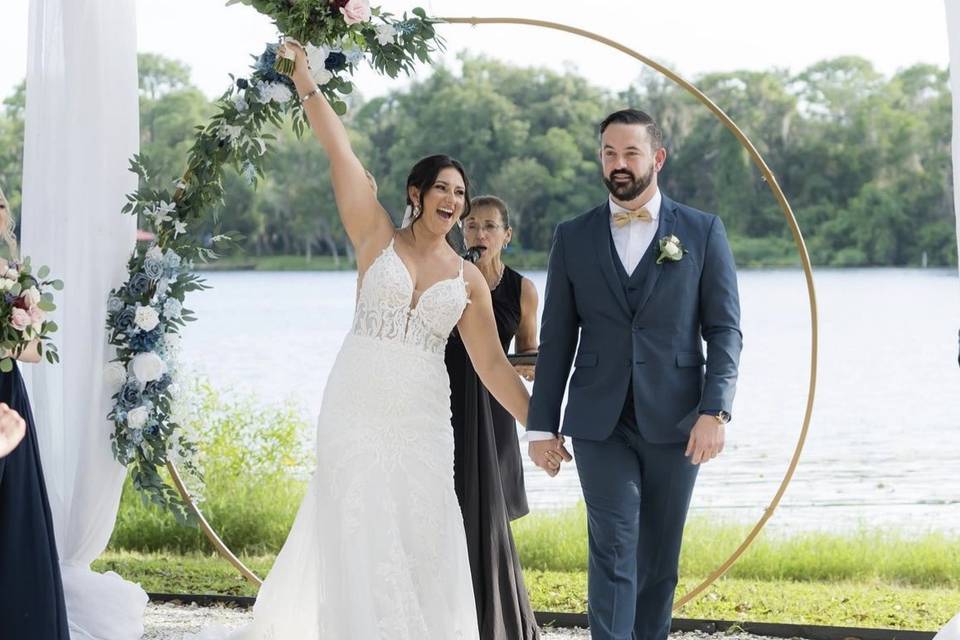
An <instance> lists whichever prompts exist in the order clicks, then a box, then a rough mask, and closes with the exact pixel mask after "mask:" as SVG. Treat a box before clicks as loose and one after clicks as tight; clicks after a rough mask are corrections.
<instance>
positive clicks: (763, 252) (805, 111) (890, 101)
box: [0, 54, 957, 266]
mask: <svg viewBox="0 0 960 640" xmlns="http://www.w3.org/2000/svg"><path fill="white" fill-rule="evenodd" d="M459 63H460V64H459V65H458V66H459V70H458V71H456V72H455V71H453V70H452V69H450V68H449V67H447V66H442V65H441V66H439V67H438V68H436V70H435V71H434V72H433V73H431V74H430V75H429V76H428V77H426V78H424V79H422V80H418V81H416V82H414V83H412V84H410V85H409V86H408V87H406V88H404V89H401V90H395V91H392V92H390V93H388V94H386V95H384V96H382V97H376V98H372V99H368V100H366V99H363V98H362V97H361V96H354V97H353V100H352V103H351V104H350V110H349V112H348V114H347V116H346V124H347V126H348V128H349V130H350V135H351V136H352V138H353V142H354V148H355V149H356V150H357V153H358V155H359V156H360V157H361V159H362V160H363V162H364V163H365V165H366V166H367V167H368V168H369V169H370V171H371V172H372V173H373V175H374V176H375V177H376V179H377V181H378V183H379V189H380V198H381V201H382V202H383V203H384V204H385V205H386V206H387V208H388V209H391V210H393V211H394V212H395V213H396V214H399V213H400V211H401V210H402V208H403V202H404V197H403V185H404V181H405V179H406V172H407V171H408V170H409V168H410V167H411V166H412V165H413V163H414V162H415V161H416V160H417V159H419V158H420V157H422V156H424V155H428V154H431V153H440V152H442V153H448V154H450V155H452V156H454V157H456V158H458V159H460V160H462V161H463V162H464V163H465V165H466V166H467V169H468V171H469V174H470V178H471V182H472V184H473V188H472V189H473V192H474V193H475V194H480V193H494V194H497V195H499V196H501V197H502V198H504V199H505V200H506V201H507V202H508V203H509V205H510V207H511V215H512V221H514V225H515V227H516V229H515V232H514V244H515V245H517V246H518V247H519V248H520V249H521V250H522V251H528V252H545V251H547V250H548V249H549V246H550V241H551V237H552V234H553V229H554V227H555V226H556V224H557V223H558V222H559V221H561V220H564V219H566V218H569V217H572V216H574V215H577V214H579V213H581V212H583V211H585V210H587V209H589V208H591V207H593V206H595V205H596V204H597V203H599V202H601V201H602V200H603V198H604V197H605V191H604V189H603V186H602V184H601V182H600V177H599V167H598V163H597V153H598V138H597V125H598V123H599V122H600V120H601V119H602V118H603V117H604V116H605V115H606V114H607V113H609V112H610V111H613V110H615V109H618V108H622V107H624V106H634V107H637V108H640V109H643V110H644V111H647V112H649V113H650V114H652V115H653V116H654V117H655V118H657V119H658V120H659V122H660V123H661V125H662V127H663V129H664V134H665V144H666V146H667V150H668V158H667V163H666V166H665V168H664V170H663V172H662V173H661V186H662V189H663V191H664V192H665V193H667V194H669V195H670V196H671V197H672V198H674V199H677V200H680V201H683V202H685V203H688V204H690V205H692V206H695V207H697V208H700V209H704V210H707V211H713V212H716V213H718V214H720V215H721V216H722V217H723V219H724V222H725V224H726V226H727V229H728V232H729V234H730V237H731V242H732V244H733V247H734V252H735V254H736V257H737V260H738V262H739V263H740V264H742V265H752V264H765V265H771V264H791V263H794V262H795V261H796V258H795V250H794V249H793V243H792V240H791V236H790V232H789V230H788V227H787V225H786V222H785V220H784V219H783V215H782V213H781V211H780V208H779V207H778V205H777V203H776V202H775V200H774V198H773V197H772V195H771V193H770V191H769V188H768V187H767V185H766V184H765V183H764V181H763V179H762V177H761V175H760V173H759V171H758V170H757V169H756V167H755V166H754V165H753V163H752V162H751V160H750V158H749V156H748V155H747V153H746V152H745V151H744V149H743V148H742V147H741V145H740V144H739V142H738V141H737V140H736V139H735V138H734V136H733V135H732V134H731V133H730V132H729V131H727V130H726V128H724V127H723V125H722V124H721V123H720V122H719V121H718V120H716V118H714V117H713V115H712V114H710V113H709V111H707V110H706V109H705V108H704V107H703V106H702V105H700V104H699V103H698V102H697V101H696V100H695V99H694V98H693V97H691V96H689V95H688V94H687V93H686V92H685V91H683V90H682V89H680V88H678V87H676V86H675V85H673V84H672V83H671V82H670V81H669V80H667V79H665V78H663V77H662V76H659V75H657V74H655V73H653V72H647V73H644V74H642V75H641V76H640V77H638V78H637V80H636V81H635V82H634V83H632V85H631V86H630V87H629V88H628V89H627V90H626V91H623V92H613V91H609V90H607V89H604V88H602V87H598V86H595V85H593V84H591V82H590V81H589V79H587V78H585V77H583V76H580V75H578V74H576V73H575V72H565V73H560V72H556V71H552V70H547V69H543V68H529V67H520V66H515V65H510V64H507V63H504V62H500V61H495V60H491V59H488V58H484V57H478V56H474V55H470V54H465V55H463V56H461V58H460V60H459ZM139 65H140V66H139V68H140V121H141V152H142V154H143V155H145V156H146V157H147V158H148V159H149V162H150V165H151V166H152V167H153V170H154V172H155V174H156V175H160V176H169V177H170V180H171V181H172V180H175V179H176V178H177V177H178V176H179V174H180V173H181V172H182V170H183V165H184V162H185V158H186V150H187V148H188V147H189V145H190V141H191V139H192V136H193V134H194V127H195V126H196V125H198V124H201V123H203V122H205V121H206V119H207V118H208V117H209V116H210V115H211V113H212V109H213V107H212V105H211V102H210V101H209V100H208V99H207V98H206V97H205V96H204V95H203V93H201V92H200V91H199V89H197V88H196V87H195V86H194V85H192V84H191V81H190V70H189V68H188V67H187V66H186V65H185V64H183V63H181V62H178V61H174V60H170V59H166V58H163V57H161V56H158V55H155V54H141V56H140V60H139ZM695 84H696V85H697V86H698V87H699V88H700V89H701V90H702V91H704V93H706V94H707V95H708V96H710V97H711V98H712V99H713V100H714V101H715V102H716V103H717V104H718V105H719V106H720V107H721V108H722V109H723V110H724V111H725V112H726V113H727V114H729V115H730V116H731V117H732V118H733V119H734V120H735V121H736V122H737V124H738V125H739V126H740V128H741V129H743V131H744V132H745V133H746V134H747V135H748V136H749V137H750V138H751V140H752V141H753V142H754V144H755V145H756V146H757V148H758V149H759V151H760V152H761V153H762V154H763V156H764V158H765V159H766V161H767V163H768V165H769V166H770V167H771V169H772V170H773V172H774V174H775V175H776V176H777V180H778V181H779V183H780V185H781V187H782V188H783V190H784V192H785V193H786V195H787V197H788V199H789V200H790V203H791V205H792V207H793V210H794V212H795V214H796V216H797V219H798V220H799V222H800V226H801V229H802V230H803V232H804V236H805V238H806V241H807V245H808V248H809V250H810V252H811V256H812V258H813V261H814V263H815V264H818V265H828V266H881V265H889V266H906V265H919V264H930V265H950V264H956V260H957V256H956V240H955V232H954V217H953V216H954V213H953V186H952V169H951V158H950V136H951V97H950V92H949V87H948V75H947V71H946V69H941V68H938V67H935V66H932V65H915V66H912V67H909V68H906V69H903V70H901V71H899V72H897V73H896V74H894V75H893V76H890V77H888V76H884V75H883V74H881V73H879V72H878V71H877V70H876V69H875V68H874V67H873V65H872V64H871V63H870V62H869V61H867V60H864V59H862V58H858V57H842V58H835V59H830V60H825V61H822V62H819V63H817V64H814V65H812V66H810V67H808V68H806V69H804V70H802V71H801V72H799V73H789V72H787V71H784V70H778V69H773V70H768V71H736V72H730V73H711V74H706V75H702V76H700V77H698V78H696V79H695ZM24 98H25V92H24V89H23V86H22V85H21V86H20V87H18V88H17V89H16V90H15V91H14V92H13V94H12V95H10V96H9V97H7V99H6V100H5V101H4V108H3V112H2V114H0V186H2V187H3V188H4V190H5V191H6V192H7V195H8V197H9V199H10V200H11V204H12V205H13V208H14V210H18V209H19V202H20V173H21V163H22V157H23V118H24V103H25V99H24ZM276 136H277V138H276V140H275V141H273V143H272V146H273V150H272V153H271V155H270V160H269V168H268V170H267V173H266V178H265V179H264V180H262V181H261V182H260V184H259V185H258V187H257V188H256V189H254V187H253V185H251V184H250V183H249V182H248V181H247V180H246V179H245V178H244V177H242V176H240V175H237V174H233V173H230V174H228V175H227V176H226V177H225V185H224V186H225V194H226V195H225V199H224V202H223V203H222V205H221V206H219V207H218V209H217V211H215V212H212V215H211V216H209V217H208V219H207V220H205V221H203V222H202V223H198V224H197V225H195V228H192V229H191V231H190V232H191V233H196V234H198V235H200V236H209V235H213V234H217V233H222V232H228V233H233V234H234V235H236V236H237V238H238V241H237V245H236V247H235V249H234V250H235V251H237V252H242V253H244V254H247V255H256V256H268V255H279V254H285V255H303V256H307V257H308V258H309V257H311V256H316V255H332V256H335V257H336V258H337V259H338V260H339V259H345V260H346V261H348V263H349V260H350V259H351V256H350V252H349V243H348V242H347V240H346V235H345V233H344V231H343V227H342V225H341V224H340V221H339V219H338V216H337V212H336V208H335V204H334V201H333V195H332V192H331V187H330V180H329V175H328V163H327V159H326V157H325V155H324V153H323V151H322V149H321V148H320V146H319V145H317V144H315V143H314V142H313V141H312V140H310V139H309V138H308V137H305V138H304V139H302V140H301V139H297V137H296V136H295V135H294V134H293V132H292V130H291V129H290V128H289V127H286V128H283V129H282V130H280V131H277V132H276ZM117 215H121V214H120V212H119V211H118V212H117Z"/></svg>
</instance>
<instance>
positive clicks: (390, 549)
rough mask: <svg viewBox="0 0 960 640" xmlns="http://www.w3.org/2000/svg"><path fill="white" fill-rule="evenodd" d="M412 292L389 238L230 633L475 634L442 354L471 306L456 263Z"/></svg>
mask: <svg viewBox="0 0 960 640" xmlns="http://www.w3.org/2000/svg"><path fill="white" fill-rule="evenodd" d="M413 294H414V285H413V281H412V280H411V278H410V275H409V272H408V271H407V269H406V266H405V265H404V264H403V262H402V260H401V259H400V257H399V256H398V255H397V253H396V251H395V250H394V247H393V241H392V240H391V242H390V244H389V245H388V246H387V247H386V248H385V249H384V250H383V252H382V253H381V254H380V255H379V256H378V257H377V259H376V260H375V261H374V262H373V264H372V265H371V266H370V268H369V269H368V270H367V272H366V274H364V277H363V281H362V284H361V287H360V293H359V297H358V301H357V309H356V315H355V317H354V321H353V328H352V330H351V331H350V333H349V335H348V336H347V338H346V340H345V341H344V343H343V347H342V348H341V349H340V353H339V354H338V356H337V359H336V362H335V364H334V366H333V370H332V371H331V372H330V377H329V379H328V380H327V386H326V391H325V392H324V396H323V403H322V407H321V409H320V417H319V424H318V435H317V437H318V440H317V443H318V444H317V449H318V451H317V470H316V472H315V473H314V475H313V478H312V479H311V480H310V484H309V487H308V489H307V494H306V497H305V498H304V500H303V503H302V504H301V505H300V511H299V513H298V514H297V517H296V520H295V521H294V524H293V529H291V531H290V536H289V537H288V538H287V541H286V543H285V544H284V546H283V549H282V550H281V551H280V555H279V556H278V557H277V561H276V564H274V566H273V569H272V570H271V572H270V574H269V575H268V576H267V579H266V581H265V582H264V584H263V587H262V588H261V589H260V593H259V595H258V596H257V602H256V605H255V606H254V609H253V617H254V621H253V623H252V624H251V625H250V626H248V627H246V628H244V629H241V630H239V631H235V632H233V634H230V635H229V638H230V640H234V639H236V640H241V639H242V640H378V639H383V640H387V639H389V640H427V639H437V640H441V639H442V640H477V638H478V631H477V616H476V608H475V605H474V599H473V587H472V582H471V578H470V565H469V563H468V560H467V549H466V542H465V536H464V530H463V520H462V518H461V514H460V508H459V505H458V503H457V496H456V493H455V492H454V485H453V432H452V429H451V426H450V383H449V379H448V378H447V371H446V368H445V366H444V361H443V353H444V347H445V345H446V341H447V336H449V335H450V331H451V330H452V329H453V327H454V326H455V325H456V323H457V321H458V320H459V319H460V315H461V314H462V313H463V310H464V308H465V306H466V304H467V303H468V299H467V292H466V285H465V283H464V280H463V265H462V263H461V267H460V274H459V275H458V276H457V277H455V278H451V279H449V280H443V281H441V282H438V283H436V284H435V285H433V286H432V287H430V288H429V289H427V290H426V291H424V292H423V295H421V296H420V298H419V300H418V301H417V303H416V306H414V307H413V308H411V302H412V298H413ZM224 635H226V634H225V633H223V631H217V630H207V631H206V632H204V633H202V634H201V635H200V636H196V637H197V638H204V639H206V638H214V637H218V638H222V637H223V636H224Z"/></svg>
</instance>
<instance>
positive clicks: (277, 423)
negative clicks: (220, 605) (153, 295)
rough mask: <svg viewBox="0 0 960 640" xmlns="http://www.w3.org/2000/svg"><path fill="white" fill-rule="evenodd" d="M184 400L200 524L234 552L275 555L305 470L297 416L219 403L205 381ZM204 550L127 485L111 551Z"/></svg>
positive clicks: (249, 404) (308, 453) (303, 428)
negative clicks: (199, 483) (199, 473)
mask: <svg viewBox="0 0 960 640" xmlns="http://www.w3.org/2000/svg"><path fill="white" fill-rule="evenodd" d="M183 392H184V393H186V394H188V395H189V397H190V398H191V407H190V410H189V416H190V418H189V420H186V421H185V424H184V428H185V429H186V431H187V432H188V433H190V434H191V436H192V438H193V439H194V440H195V441H196V443H197V446H198V448H199V451H200V465H201V466H202V468H203V475H204V480H205V487H204V488H203V489H202V496H201V497H202V501H201V503H200V508H201V510H202V511H203V514H204V517H206V518H207V520H208V521H209V522H210V523H211V525H212V526H213V527H214V528H215V529H216V530H217V532H218V533H219V534H220V536H221V538H222V539H223V540H224V542H226V543H227V545H228V546H230V547H231V548H233V549H234V550H235V551H237V552H241V553H263V552H265V551H274V552H275V551H277V550H278V549H279V548H280V546H281V545H282V544H283V540H284V539H285V538H286V536H287V532H288V531H289V529H290V526H291V525H292V523H293V517H294V515H295V514H296V509H297V506H298V505H299V503H300V500H301V499H302V497H303V492H304V488H305V482H306V478H307V476H308V474H309V472H310V469H311V468H312V461H313V455H312V448H311V447H309V446H308V444H307V442H306V441H305V434H306V433H307V431H308V430H307V425H306V423H305V421H304V420H303V418H302V416H301V414H300V412H299V411H298V410H297V408H296V407H294V406H291V405H289V404H283V405H265V404H262V403H259V402H257V401H256V399H254V398H233V399H225V398H222V397H221V396H220V394H218V393H217V392H216V391H215V390H214V389H213V387H211V386H210V385H209V383H207V382H204V381H196V382H194V383H193V384H192V385H191V386H190V388H187V389H184V390H183ZM163 477H164V479H166V473H163ZM207 544H208V543H207V541H206V538H205V537H204V535H203V532H202V531H201V530H200V529H199V528H196V527H185V526H183V525H182V524H181V523H179V522H178V521H177V520H176V519H175V517H174V516H173V515H172V514H171V513H170V512H169V511H168V510H166V509H164V508H160V507H158V506H156V505H154V504H152V503H146V502H144V501H143V500H141V498H140V496H139V495H138V494H137V492H136V491H134V490H133V485H132V480H131V478H128V479H127V482H126V484H125V485H124V491H123V497H122V499H121V502H120V510H119V513H118V515H117V524H116V527H115V528H114V532H113V537H112V538H111V541H110V547H111V548H114V549H136V550H140V551H174V552H187V551H196V550H205V549H207V548H208V546H207Z"/></svg>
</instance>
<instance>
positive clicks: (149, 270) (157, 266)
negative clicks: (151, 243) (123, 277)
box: [143, 258, 163, 280]
mask: <svg viewBox="0 0 960 640" xmlns="http://www.w3.org/2000/svg"><path fill="white" fill-rule="evenodd" d="M143 273H144V274H146V276H147V277H148V278H150V279H151V280H159V279H160V277H161V276H162V275H163V263H162V262H160V261H159V260H153V259H151V258H147V259H146V260H144V261H143Z"/></svg>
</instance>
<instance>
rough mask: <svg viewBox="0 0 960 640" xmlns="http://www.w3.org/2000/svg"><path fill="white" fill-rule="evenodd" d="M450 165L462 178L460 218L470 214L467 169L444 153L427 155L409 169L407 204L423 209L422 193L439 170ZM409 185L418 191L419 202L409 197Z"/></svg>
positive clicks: (432, 181) (433, 180)
mask: <svg viewBox="0 0 960 640" xmlns="http://www.w3.org/2000/svg"><path fill="white" fill-rule="evenodd" d="M450 167H452V168H454V169H456V170H457V171H458V172H459V173H460V177H461V178H463V188H464V194H463V196H464V197H463V213H461V214H460V219H461V220H463V219H464V218H466V217H467V216H468V215H470V179H469V178H468V177H467V170H466V169H464V168H463V165H462V164H461V163H460V161H459V160H455V159H454V158H451V157H450V156H448V155H444V154H438V155H435V156H427V157H426V158H423V159H422V160H420V161H419V162H417V164H415V165H413V168H412V169H410V175H408V176H407V188H406V190H405V193H406V197H407V205H408V206H411V207H419V208H420V211H423V194H424V193H426V192H427V190H428V189H429V188H430V187H432V186H433V185H434V183H435V182H436V181H437V176H439V175H440V172H441V171H443V170H444V169H447V168H450ZM410 187H416V188H417V189H418V190H419V191H420V202H413V201H412V200H411V199H410ZM418 217H419V216H418Z"/></svg>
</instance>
